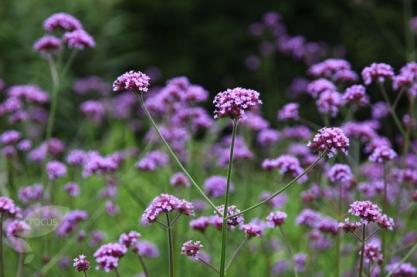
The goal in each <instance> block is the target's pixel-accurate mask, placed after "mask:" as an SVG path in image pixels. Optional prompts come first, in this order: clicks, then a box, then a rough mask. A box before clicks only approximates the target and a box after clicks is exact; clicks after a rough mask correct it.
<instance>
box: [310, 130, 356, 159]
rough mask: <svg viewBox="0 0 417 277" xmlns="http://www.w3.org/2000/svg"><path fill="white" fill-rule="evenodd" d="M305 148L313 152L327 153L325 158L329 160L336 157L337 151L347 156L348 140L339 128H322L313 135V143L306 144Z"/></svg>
mask: <svg viewBox="0 0 417 277" xmlns="http://www.w3.org/2000/svg"><path fill="white" fill-rule="evenodd" d="M307 146H308V147H310V148H311V149H313V150H314V151H319V152H323V151H329V152H328V153H327V156H328V157H329V158H331V157H333V156H334V155H336V153H337V151H340V152H342V153H343V154H345V155H347V154H348V151H347V149H346V148H347V147H348V146H349V139H348V138H347V137H346V136H345V134H344V133H343V131H342V129H340V128H337V127H330V128H328V127H324V128H322V129H320V130H319V133H318V134H316V135H315V137H314V139H313V142H311V141H309V142H308V144H307Z"/></svg>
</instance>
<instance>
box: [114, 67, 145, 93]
mask: <svg viewBox="0 0 417 277" xmlns="http://www.w3.org/2000/svg"><path fill="white" fill-rule="evenodd" d="M149 80H150V78H149V76H148V75H146V74H145V73H142V72H140V71H138V72H135V71H133V70H131V71H129V72H126V73H125V74H123V75H121V76H119V77H118V78H117V79H116V81H114V83H113V90H114V91H124V90H127V91H132V92H147V91H148V87H149Z"/></svg>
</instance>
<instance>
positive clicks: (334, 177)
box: [327, 163, 353, 185]
mask: <svg viewBox="0 0 417 277" xmlns="http://www.w3.org/2000/svg"><path fill="white" fill-rule="evenodd" d="M327 177H328V178H329V180H330V182H332V183H338V182H340V184H343V185H344V184H349V183H350V182H351V180H352V178H353V175H352V171H351V170H350V166H348V165H346V164H338V163H336V164H334V165H333V166H332V167H331V168H330V169H329V172H328V173H327Z"/></svg>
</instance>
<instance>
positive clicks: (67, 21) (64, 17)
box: [43, 13, 83, 32]
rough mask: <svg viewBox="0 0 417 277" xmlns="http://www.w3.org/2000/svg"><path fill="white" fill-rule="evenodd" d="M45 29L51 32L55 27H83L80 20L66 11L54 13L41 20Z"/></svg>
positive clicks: (72, 28)
mask: <svg viewBox="0 0 417 277" xmlns="http://www.w3.org/2000/svg"><path fill="white" fill-rule="evenodd" d="M43 28H44V29H45V30H46V31H49V32H53V31H55V30H57V29H63V30H66V31H74V30H81V29H82V28H83V27H82V25H81V23H80V21H79V20H78V19H77V18H75V17H74V16H72V15H70V14H67V13H55V14H53V15H51V16H50V17H48V18H47V19H46V20H45V21H44V22H43Z"/></svg>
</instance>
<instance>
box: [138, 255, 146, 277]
mask: <svg viewBox="0 0 417 277" xmlns="http://www.w3.org/2000/svg"><path fill="white" fill-rule="evenodd" d="M138 257H139V261H140V264H141V265H142V269H143V274H145V277H149V273H148V270H147V269H146V265H145V262H144V261H143V258H142V256H141V255H139V254H138Z"/></svg>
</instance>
